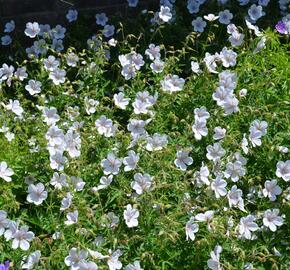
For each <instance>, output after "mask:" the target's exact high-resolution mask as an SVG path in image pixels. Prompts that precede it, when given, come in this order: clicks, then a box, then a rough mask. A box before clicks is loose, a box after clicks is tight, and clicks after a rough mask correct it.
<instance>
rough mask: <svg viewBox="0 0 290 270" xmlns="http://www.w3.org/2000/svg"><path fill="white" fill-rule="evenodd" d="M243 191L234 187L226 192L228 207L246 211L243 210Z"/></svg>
mask: <svg viewBox="0 0 290 270" xmlns="http://www.w3.org/2000/svg"><path fill="white" fill-rule="evenodd" d="M242 196H243V191H242V190H241V189H238V188H237V186H236V185H234V186H232V188H231V190H230V191H229V192H228V195H227V197H228V201H229V206H230V207H237V208H239V209H240V210H242V211H246V210H245V208H244V200H243V197H242Z"/></svg>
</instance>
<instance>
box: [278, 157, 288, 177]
mask: <svg viewBox="0 0 290 270" xmlns="http://www.w3.org/2000/svg"><path fill="white" fill-rule="evenodd" d="M276 175H277V177H279V178H282V179H283V180H285V181H286V182H288V181H289V180H290V160H287V161H285V162H284V161H279V162H278V163H277V165H276Z"/></svg>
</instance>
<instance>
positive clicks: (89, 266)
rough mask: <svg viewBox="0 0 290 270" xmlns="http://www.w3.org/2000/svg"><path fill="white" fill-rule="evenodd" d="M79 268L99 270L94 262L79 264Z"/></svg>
mask: <svg viewBox="0 0 290 270" xmlns="http://www.w3.org/2000/svg"><path fill="white" fill-rule="evenodd" d="M78 267H79V268H78V270H97V269H98V266H97V265H96V264H95V263H94V262H92V261H90V262H86V261H84V262H80V263H79V264H78Z"/></svg>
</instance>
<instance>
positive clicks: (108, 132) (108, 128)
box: [95, 115, 117, 137]
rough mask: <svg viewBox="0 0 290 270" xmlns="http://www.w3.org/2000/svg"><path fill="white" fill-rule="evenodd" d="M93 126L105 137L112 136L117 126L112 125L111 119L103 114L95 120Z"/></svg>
mask: <svg viewBox="0 0 290 270" xmlns="http://www.w3.org/2000/svg"><path fill="white" fill-rule="evenodd" d="M95 126H96V127H97V130H98V132H99V134H100V135H104V136H105V137H112V136H114V135H115V132H116V129H117V126H116V125H113V121H112V120H111V119H109V118H107V117H106V116H105V115H101V116H100V118H99V119H97V120H96V121H95Z"/></svg>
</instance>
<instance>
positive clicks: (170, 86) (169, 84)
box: [160, 75, 185, 93]
mask: <svg viewBox="0 0 290 270" xmlns="http://www.w3.org/2000/svg"><path fill="white" fill-rule="evenodd" d="M160 83H161V87H162V90H163V91H165V92H169V93H174V92H177V91H181V90H182V89H183V86H184V83H185V80H184V79H183V78H179V77H178V76H177V75H167V76H166V77H165V78H164V80H162V81H161V82H160Z"/></svg>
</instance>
